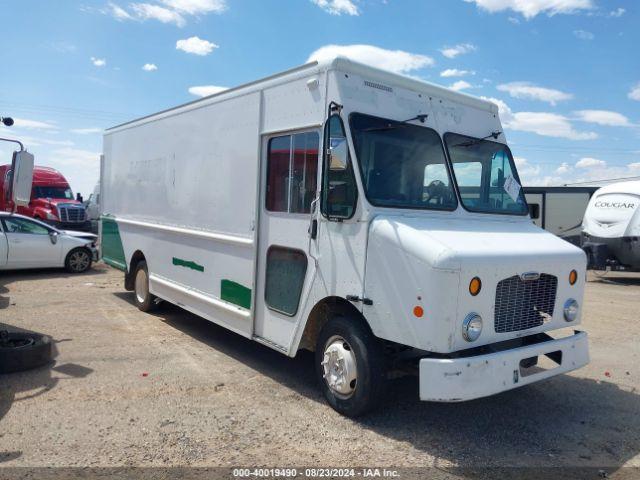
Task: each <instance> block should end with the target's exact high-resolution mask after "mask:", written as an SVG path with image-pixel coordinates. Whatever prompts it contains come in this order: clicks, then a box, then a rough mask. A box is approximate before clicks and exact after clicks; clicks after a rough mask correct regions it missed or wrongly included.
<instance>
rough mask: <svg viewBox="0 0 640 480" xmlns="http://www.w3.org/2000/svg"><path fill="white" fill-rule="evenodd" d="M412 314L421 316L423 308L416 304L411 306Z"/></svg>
mask: <svg viewBox="0 0 640 480" xmlns="http://www.w3.org/2000/svg"><path fill="white" fill-rule="evenodd" d="M413 314H414V315H415V316H416V317H417V318H422V316H423V315H424V308H422V307H421V306H420V305H416V306H415V307H413Z"/></svg>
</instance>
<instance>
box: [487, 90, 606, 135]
mask: <svg viewBox="0 0 640 480" xmlns="http://www.w3.org/2000/svg"><path fill="white" fill-rule="evenodd" d="M482 98H484V99H485V100H489V101H491V102H493V103H495V104H496V105H497V106H498V109H499V113H500V120H501V121H502V125H503V126H504V128H506V129H510V130H517V131H520V132H530V133H535V134H537V135H541V136H544V137H554V138H566V139H569V140H593V139H595V138H598V134H596V133H595V132H582V131H578V130H576V129H575V128H574V127H573V125H572V123H571V120H570V119H569V118H567V117H565V116H563V115H558V114H556V113H550V112H513V111H512V110H511V108H509V106H508V105H507V104H506V103H505V102H504V101H502V100H499V99H497V98H486V97H482Z"/></svg>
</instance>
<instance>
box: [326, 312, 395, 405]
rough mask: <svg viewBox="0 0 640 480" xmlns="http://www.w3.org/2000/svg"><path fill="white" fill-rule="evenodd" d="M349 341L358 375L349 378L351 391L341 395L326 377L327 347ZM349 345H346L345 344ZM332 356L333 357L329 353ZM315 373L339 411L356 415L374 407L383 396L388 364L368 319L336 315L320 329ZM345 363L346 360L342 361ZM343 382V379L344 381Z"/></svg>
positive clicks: (328, 399) (327, 397)
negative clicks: (351, 378)
mask: <svg viewBox="0 0 640 480" xmlns="http://www.w3.org/2000/svg"><path fill="white" fill-rule="evenodd" d="M341 340H344V341H346V343H347V345H344V344H343V347H344V348H345V349H346V350H348V351H351V352H353V357H354V358H355V365H356V373H357V377H356V380H355V381H351V382H350V387H351V388H353V391H352V393H350V394H346V395H341V394H339V393H338V392H337V391H335V390H334V389H332V388H331V387H330V386H329V383H328V381H327V380H325V365H324V364H323V362H324V361H325V349H326V348H327V347H329V346H330V345H332V344H335V342H338V343H340V341H341ZM347 346H348V347H349V348H346V347H347ZM329 358H330V357H329ZM315 361H316V375H317V378H318V382H319V383H320V388H321V389H322V392H323V394H324V396H325V398H326V399H327V402H329V405H331V407H332V408H333V409H334V410H336V411H337V412H339V413H341V414H342V415H345V416H347V417H357V416H359V415H363V414H365V413H368V412H371V411H372V410H374V409H375V408H376V407H377V406H378V405H379V404H380V402H381V400H382V399H383V397H384V392H385V383H386V367H385V359H384V355H383V349H382V345H381V343H380V341H379V340H378V339H377V338H376V337H375V336H374V335H373V333H372V332H371V329H370V328H369V326H368V325H366V323H365V322H364V321H363V320H362V319H360V318H357V317H349V316H339V317H338V316H337V317H334V318H332V319H331V320H329V321H328V322H327V323H326V324H325V326H324V327H323V328H322V330H321V331H320V335H319V336H318V340H317V343H316V352H315ZM342 365H343V366H344V363H343V364H342ZM343 384H344V382H343Z"/></svg>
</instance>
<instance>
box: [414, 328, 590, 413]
mask: <svg viewBox="0 0 640 480" xmlns="http://www.w3.org/2000/svg"><path fill="white" fill-rule="evenodd" d="M557 352H561V353H560V354H558V353H557ZM546 354H552V355H551V356H553V357H554V358H555V359H560V362H558V363H559V365H557V366H556V367H555V368H552V369H548V370H539V371H537V372H536V373H531V374H528V375H527V376H523V375H522V373H523V370H522V369H521V367H520V361H521V360H524V359H528V358H532V357H538V356H542V355H546ZM587 363H589V346H588V340H587V334H586V333H585V332H577V331H576V332H575V333H574V334H573V335H571V336H569V337H564V338H560V339H557V340H548V341H544V342H541V343H536V344H534V345H527V346H524V347H518V348H513V349H510V350H503V351H501V352H496V353H489V354H486V355H477V356H473V357H459V358H423V359H422V360H420V374H419V375H420V399H421V400H426V401H433V402H461V401H465V400H473V399H474V398H480V397H486V396H489V395H493V394H496V393H500V392H504V391H506V390H511V389H513V388H517V387H521V386H523V385H528V384H530V383H533V382H537V381H538V380H543V379H545V378H549V377H553V376H555V375H559V374H561V373H566V372H570V371H572V370H576V369H578V368H580V367H582V366H584V365H586V364H587ZM527 373H529V372H527Z"/></svg>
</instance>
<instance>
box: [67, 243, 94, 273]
mask: <svg viewBox="0 0 640 480" xmlns="http://www.w3.org/2000/svg"><path fill="white" fill-rule="evenodd" d="M92 262H93V258H92V257H91V252H90V251H89V250H88V249H86V248H83V247H78V248H74V249H73V250H71V251H70V252H69V253H67V258H65V259H64V268H65V269H66V270H67V272H69V273H84V272H86V271H87V270H89V269H90V268H91V263H92Z"/></svg>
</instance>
